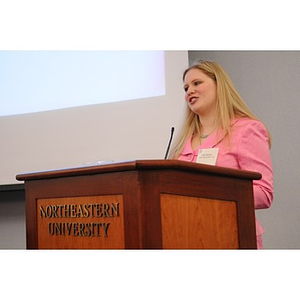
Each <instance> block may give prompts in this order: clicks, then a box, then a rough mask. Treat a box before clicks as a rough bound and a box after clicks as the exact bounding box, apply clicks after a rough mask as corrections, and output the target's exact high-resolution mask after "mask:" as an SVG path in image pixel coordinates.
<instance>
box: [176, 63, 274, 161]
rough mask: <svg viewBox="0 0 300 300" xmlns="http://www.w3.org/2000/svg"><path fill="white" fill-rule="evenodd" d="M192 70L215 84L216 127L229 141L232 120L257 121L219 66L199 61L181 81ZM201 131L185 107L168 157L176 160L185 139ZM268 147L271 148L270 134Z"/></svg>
mask: <svg viewBox="0 0 300 300" xmlns="http://www.w3.org/2000/svg"><path fill="white" fill-rule="evenodd" d="M192 69H198V70H200V71H202V72H203V73H204V74H206V75H207V76H209V77H210V78H212V79H213V80H214V81H215V82H216V86H217V111H216V125H217V126H218V127H219V128H221V129H222V132H223V134H224V136H226V137H228V139H229V140H230V138H231V121H232V120H233V119H234V118H242V117H248V118H250V119H254V120H258V119H257V118H256V117H255V115H254V114H253V113H252V112H251V110H250V109H249V108H248V106H247V105H246V103H245V102H244V101H243V99H242V98H241V97H240V95H239V94H238V92H237V90H236V89H235V87H234V85H233V82H232V81H231V79H230V78H229V76H228V75H227V73H226V72H225V71H224V69H223V68H222V67H221V66H220V65H219V64H217V63H216V62H212V61H202V60H201V61H199V62H198V63H196V64H194V65H192V66H190V67H189V68H188V69H186V70H185V71H184V73H183V80H184V79H185V76H186V74H187V72H188V71H190V70H192ZM201 131H202V128H201V122H200V118H199V116H198V115H197V114H196V113H194V112H193V111H192V110H191V109H190V108H189V107H188V105H186V113H185V119H184V124H183V127H182V130H181V132H180V133H179V135H178V137H177V141H176V142H175V143H174V146H173V147H172V150H171V155H170V156H171V157H172V158H178V157H179V155H180V154H181V152H182V150H183V148H184V145H185V143H186V140H187V138H188V137H190V136H191V135H192V134H201ZM269 146H271V139H270V134H269Z"/></svg>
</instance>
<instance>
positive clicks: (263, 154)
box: [238, 121, 273, 209]
mask: <svg viewBox="0 0 300 300" xmlns="http://www.w3.org/2000/svg"><path fill="white" fill-rule="evenodd" d="M238 162H239V165H240V168H241V169H243V170H249V171H254V172H258V173H261V175H262V178H261V179H260V180H254V181H253V192H254V206H255V209H262V208H269V207H270V205H271V204H272V201H273V167H272V161H271V155H270V150H269V143H268V132H267V130H266V128H265V126H264V125H263V124H262V123H261V122H259V121H252V122H250V123H248V124H247V125H245V126H244V127H243V128H242V130H241V133H240V136H239V146H238Z"/></svg>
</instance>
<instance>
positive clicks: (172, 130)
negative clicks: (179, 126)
mask: <svg viewBox="0 0 300 300" xmlns="http://www.w3.org/2000/svg"><path fill="white" fill-rule="evenodd" d="M174 130H175V128H174V127H172V128H171V136H170V140H169V144H168V148H167V151H166V155H165V159H167V158H168V155H169V151H170V146H171V143H172V139H173V134H174Z"/></svg>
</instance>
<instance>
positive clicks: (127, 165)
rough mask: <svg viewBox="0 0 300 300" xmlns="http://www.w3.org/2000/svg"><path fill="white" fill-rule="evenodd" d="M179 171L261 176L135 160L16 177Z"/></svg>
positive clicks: (193, 164) (48, 177)
mask: <svg viewBox="0 0 300 300" xmlns="http://www.w3.org/2000/svg"><path fill="white" fill-rule="evenodd" d="M166 169H169V170H177V171H180V170H181V171H186V172H193V173H207V174H215V175H219V176H227V177H236V178H241V179H249V180H258V179H261V174H260V173H257V172H252V171H245V170H239V169H231V168H224V167H219V166H210V165H204V164H199V163H191V162H185V161H179V160H172V159H167V160H162V159H158V160H134V161H124V162H113V163H104V164H100V165H94V166H81V167H73V168H64V169H57V170H45V171H39V172H30V173H23V174H18V175H16V179H17V180H18V181H28V180H41V179H54V178H61V177H73V176H84V175H94V174H103V173H113V172H125V171H134V170H137V171H140V170H166Z"/></svg>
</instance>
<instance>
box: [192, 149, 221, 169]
mask: <svg viewBox="0 0 300 300" xmlns="http://www.w3.org/2000/svg"><path fill="white" fill-rule="evenodd" d="M218 153H219V148H207V149H199V151H198V156H197V163H200V164H205V165H212V166H215V165H216V161H217V158H218Z"/></svg>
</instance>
